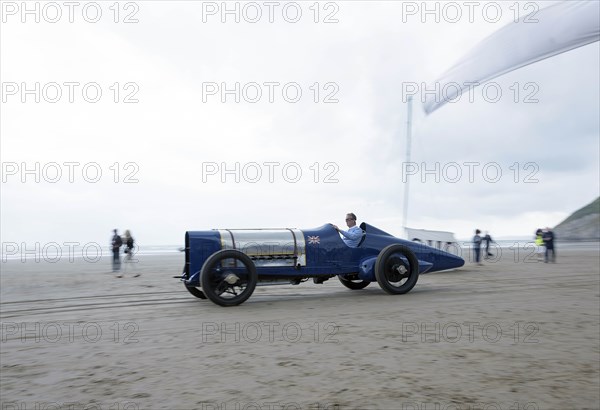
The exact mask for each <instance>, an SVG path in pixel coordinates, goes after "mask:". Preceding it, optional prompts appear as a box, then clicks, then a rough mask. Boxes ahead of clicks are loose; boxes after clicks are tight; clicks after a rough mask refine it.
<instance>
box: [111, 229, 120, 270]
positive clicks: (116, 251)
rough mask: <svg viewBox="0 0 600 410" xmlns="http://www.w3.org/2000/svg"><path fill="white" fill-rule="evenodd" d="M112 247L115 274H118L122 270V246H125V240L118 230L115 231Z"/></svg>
mask: <svg viewBox="0 0 600 410" xmlns="http://www.w3.org/2000/svg"><path fill="white" fill-rule="evenodd" d="M110 245H111V247H112V253H113V260H112V269H113V272H118V271H119V269H121V246H122V245H123V239H121V236H120V235H119V234H118V232H117V230H116V229H113V236H112V240H111V243H110Z"/></svg>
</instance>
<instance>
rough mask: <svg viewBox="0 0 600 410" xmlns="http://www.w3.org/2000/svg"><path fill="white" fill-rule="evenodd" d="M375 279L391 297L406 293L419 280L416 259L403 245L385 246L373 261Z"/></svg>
mask: <svg viewBox="0 0 600 410" xmlns="http://www.w3.org/2000/svg"><path fill="white" fill-rule="evenodd" d="M401 257H404V258H405V260H403V259H402V258H401ZM407 262H408V263H407ZM375 278H377V283H379V286H381V289H383V290H384V291H386V292H387V293H390V294H392V295H400V294H403V293H407V292H409V291H410V290H411V289H412V288H413V287H414V286H415V285H416V284H417V280H418V279H419V262H418V261H417V257H416V256H415V254H414V253H413V251H411V250H410V248H408V247H406V246H404V245H389V246H386V247H385V248H383V250H382V251H381V252H379V255H378V256H377V260H376V261H375Z"/></svg>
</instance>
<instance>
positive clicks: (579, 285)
mask: <svg viewBox="0 0 600 410" xmlns="http://www.w3.org/2000/svg"><path fill="white" fill-rule="evenodd" d="M526 256H527V254H526V253H521V254H519V255H516V254H515V253H514V252H512V251H510V250H505V251H504V253H503V255H502V257H501V258H499V260H497V261H495V262H494V263H489V262H486V263H485V264H484V266H475V265H473V264H470V263H467V264H466V265H465V267H463V268H461V269H459V270H456V271H452V272H442V273H433V274H427V275H422V276H421V277H420V278H419V282H418V283H417V285H416V286H415V288H414V289H413V290H412V291H411V292H410V293H409V294H406V295H400V296H391V295H388V294H386V293H384V292H383V291H382V290H381V289H380V288H379V286H378V285H377V284H376V283H372V284H371V285H370V286H369V287H367V288H366V289H364V290H359V291H351V290H349V289H346V288H345V287H343V286H342V285H341V284H340V283H339V282H338V281H337V279H332V280H329V281H328V282H326V283H325V284H324V285H316V284H313V283H312V282H307V283H303V284H301V285H298V286H291V285H290V286H268V287H260V288H257V289H256V291H255V293H254V294H253V296H252V297H251V298H250V299H249V300H248V301H247V302H246V303H244V304H242V305H241V306H237V307H234V308H222V307H219V306H216V305H214V304H213V303H211V302H209V301H206V300H200V299H197V298H195V297H193V296H192V295H190V294H189V293H188V292H187V291H186V290H185V289H184V287H183V285H182V284H181V283H180V282H179V281H178V280H177V279H172V278H171V276H173V275H178V274H180V271H181V268H182V266H183V254H173V255H168V256H145V257H143V258H140V259H139V261H138V262H137V263H135V264H134V266H127V271H126V272H125V277H124V278H121V279H118V278H115V276H114V274H112V273H111V272H110V263H109V261H108V260H107V259H106V258H104V259H102V260H100V261H98V262H97V263H87V262H86V261H84V260H83V259H76V260H74V261H73V262H70V261H68V260H61V261H59V262H57V263H48V262H45V261H41V262H40V263H36V262H35V261H32V260H28V261H26V262H25V263H21V262H20V261H18V260H9V261H6V262H3V263H2V265H1V268H2V275H1V283H0V284H1V310H0V316H1V319H2V333H1V337H2V339H1V344H0V347H1V353H0V362H1V376H0V382H1V383H0V398H1V399H0V400H1V403H2V404H1V406H0V408H1V409H2V410H4V409H11V410H12V409H19V410H29V409H40V410H41V409H79V408H85V409H115V410H116V409H119V410H120V409H211V410H213V409H218V410H230V409H235V410H238V409H239V410H242V409H248V410H250V409H252V410H256V409H407V410H430V409H436V410H445V409H502V410H509V409H510V410H537V409H567V408H576V409H597V408H599V406H600V379H599V375H600V341H599V339H600V325H599V324H600V294H599V293H600V289H599V287H600V268H599V266H600V256H599V250H598V247H597V246H592V247H586V248H582V249H578V248H577V247H574V248H571V249H568V250H561V248H560V246H559V247H558V261H557V262H558V263H556V264H544V263H538V262H537V261H535V260H531V259H527V258H526ZM134 272H139V273H141V276H140V277H133V273H134Z"/></svg>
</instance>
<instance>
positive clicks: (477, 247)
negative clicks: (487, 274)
mask: <svg viewBox="0 0 600 410" xmlns="http://www.w3.org/2000/svg"><path fill="white" fill-rule="evenodd" d="M480 233H481V231H480V230H479V229H475V236H473V251H474V252H475V263H476V264H478V265H483V263H481V236H479V234H480Z"/></svg>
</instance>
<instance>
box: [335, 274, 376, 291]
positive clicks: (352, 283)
mask: <svg viewBox="0 0 600 410" xmlns="http://www.w3.org/2000/svg"><path fill="white" fill-rule="evenodd" d="M338 279H339V280H340V282H342V285H344V286H345V287H347V288H348V289H352V290H359V289H364V288H366V287H367V286H369V283H371V282H369V281H368V280H361V279H358V280H356V279H355V280H352V279H346V278H343V277H342V276H338Z"/></svg>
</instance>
